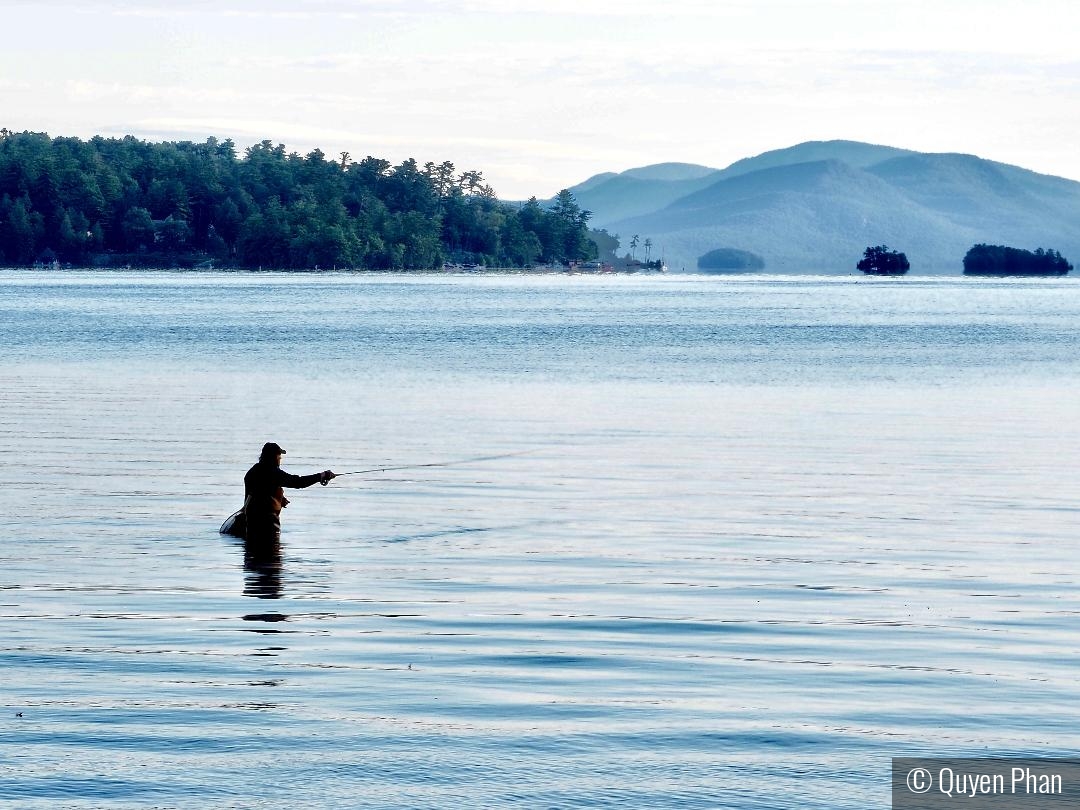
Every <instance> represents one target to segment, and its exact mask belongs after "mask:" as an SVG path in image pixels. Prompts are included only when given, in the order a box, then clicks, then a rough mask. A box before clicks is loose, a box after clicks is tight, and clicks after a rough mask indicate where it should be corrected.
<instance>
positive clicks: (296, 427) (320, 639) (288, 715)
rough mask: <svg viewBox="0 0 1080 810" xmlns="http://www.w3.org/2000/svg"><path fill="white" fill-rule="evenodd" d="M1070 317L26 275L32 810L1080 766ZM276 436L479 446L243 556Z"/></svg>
mask: <svg viewBox="0 0 1080 810" xmlns="http://www.w3.org/2000/svg"><path fill="white" fill-rule="evenodd" d="M1078 323H1080V284H1078V283H1077V282H1076V281H1075V280H1070V279H1055V280H1048V281H1043V280H1036V281H1015V280H999V281H988V280H974V279H964V278H928V279H920V278H905V279H901V280H893V279H890V280H871V279H861V278H854V277H735V278H723V279H717V278H703V277H692V276H677V277H626V276H618V277H606V278H601V277H586V276H575V277H566V276H550V277H547V276H545V277H532V276H506V277H503V276H500V277H485V276H481V277H453V276H389V275H387V276H381V275H346V274H340V275H339V274H320V275H313V274H296V275H290V274H245V273H234V274H230V273H202V274H191V273H106V272H100V273H91V272H71V273H64V272H60V273H51V272H34V273H31V272H17V271H0V340H2V345H3V346H4V348H5V351H4V353H3V355H2V356H0V513H2V514H3V515H4V516H5V517H6V525H7V526H8V529H7V530H6V537H5V540H4V542H3V543H2V544H0V564H2V571H3V573H2V574H0V628H2V631H3V632H2V633H0V672H2V673H3V674H2V677H0V711H3V716H2V720H0V804H2V803H9V804H11V805H12V806H18V807H21V808H22V807H25V808H99V807H109V808H113V807H116V808H124V807H159V808H204V807H214V808H247V807H262V806H271V805H275V804H286V803H287V804H289V805H290V806H291V805H297V806H303V807H311V808H339V807H484V808H488V807H530V808H531V807H552V808H562V807H603V806H620V807H650V808H652V807H672V808H674V807H679V808H682V807H709V808H713V807H728V808H774V809H775V808H822V810H824V809H825V808H829V809H830V810H836V809H837V808H853V809H854V808H859V809H860V810H863V809H864V808H869V807H881V808H884V807H887V806H889V765H890V762H889V760H890V757H892V756H912V755H921V754H934V755H980V756H988V755H995V756H997V755H1000V756H1007V755H1020V754H1040V755H1075V754H1076V752H1077V748H1078V742H1080V732H1078V731H1077V729H1078V728H1080V709H1078V708H1077V707H1078V706H1080V686H1078V685H1077V678H1076V672H1077V664H1078V663H1080V661H1078V658H1080V653H1078V652H1077V649H1078V643H1077V642H1078V640H1080V639H1078V634H1077V630H1076V628H1077V622H1078V618H1080V592H1078V590H1077V579H1078V577H1077V571H1078V567H1080V566H1078V563H1080V559H1078V558H1080V553H1078V551H1077V548H1076V544H1075V543H1073V542H1072V541H1073V539H1074V538H1075V537H1076V536H1077V534H1078V529H1080V507H1078V505H1077V503H1076V501H1075V499H1074V498H1073V494H1074V492H1073V490H1074V486H1073V485H1072V480H1073V474H1074V473H1075V471H1076V464H1075V460H1076V459H1077V458H1078V457H1080V405H1078V398H1077V393H1078V384H1077V381H1078V379H1080V376H1078V371H1080V333H1078V331H1077V328H1076V327H1077V324H1078ZM267 440H274V441H277V442H279V443H280V444H282V445H283V446H284V447H286V449H287V450H288V454H287V456H286V464H285V465H284V466H285V467H286V468H287V469H289V470H290V471H292V472H297V473H307V472H313V471H316V470H320V469H323V468H325V467H327V466H331V467H333V468H335V469H337V470H339V471H342V470H359V469H367V468H371V467H380V466H396V465H409V464H427V463H431V462H439V461H449V460H456V459H468V458H474V457H478V456H482V457H487V458H484V459H482V460H478V461H474V462H472V463H467V464H460V465H455V466H447V467H419V468H416V469H410V470H397V471H392V472H386V473H380V474H372V475H365V476H353V477H347V478H341V479H339V480H337V481H335V482H333V483H332V484H331V485H330V486H329V487H327V488H322V487H314V488H311V489H308V490H303V491H300V492H297V493H295V495H294V496H293V497H292V504H291V505H290V506H289V508H288V509H287V510H285V513H284V514H283V525H284V531H283V538H282V548H281V553H280V556H279V557H278V558H273V557H272V556H264V557H262V558H258V559H253V558H250V557H249V558H247V559H245V554H244V549H243V546H242V544H241V543H238V542H237V541H234V540H232V539H229V538H225V537H222V536H219V535H218V534H217V527H218V525H219V524H220V523H221V521H222V520H223V519H224V518H225V516H227V515H228V514H229V513H230V512H232V511H233V510H234V509H236V508H237V507H238V506H239V505H240V502H241V501H242V494H243V488H242V477H243V473H244V471H245V470H246V469H247V467H248V466H249V465H250V464H251V463H252V462H253V461H254V459H255V456H257V454H258V450H259V447H260V446H261V445H262V443H263V442H265V441H267ZM508 454H514V455H508ZM492 457H494V458H492Z"/></svg>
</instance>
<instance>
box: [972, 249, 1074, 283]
mask: <svg viewBox="0 0 1080 810" xmlns="http://www.w3.org/2000/svg"><path fill="white" fill-rule="evenodd" d="M1072 269H1073V266H1072V265H1071V264H1069V262H1068V260H1067V259H1066V258H1065V257H1064V256H1062V255H1061V254H1060V253H1058V252H1057V251H1056V250H1043V249H1042V248H1038V249H1037V250H1035V252H1032V251H1030V250H1021V249H1020V248H1014V247H1006V246H1005V245H975V246H974V247H973V248H971V250H969V251H968V252H967V255H966V256H964V275H965V276H1063V275H1065V274H1066V273H1068V272H1069V271H1070V270H1072Z"/></svg>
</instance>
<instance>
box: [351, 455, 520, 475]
mask: <svg viewBox="0 0 1080 810" xmlns="http://www.w3.org/2000/svg"><path fill="white" fill-rule="evenodd" d="M536 452H538V451H537V450H521V451H520V452H517V453H501V454H499V455H497V456H475V457H473V458H461V459H455V460H453V461H433V462H431V463H429V464H399V465H397V466H394V467H372V468H371V469H370V470H353V471H352V472H343V473H338V474H337V476H336V477H338V478H340V477H341V476H343V475H367V474H370V473H379V472H393V471H394V470H419V469H422V468H425V467H456V466H457V465H459V464H473V463H475V462H477V461H495V460H496V459H501V458H514V457H515V456H526V455H528V454H529V453H536Z"/></svg>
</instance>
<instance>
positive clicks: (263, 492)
mask: <svg viewBox="0 0 1080 810" xmlns="http://www.w3.org/2000/svg"><path fill="white" fill-rule="evenodd" d="M283 455H285V451H284V450H283V449H282V448H281V447H280V446H279V445H277V444H276V443H274V442H267V443H266V444H264V445H263V449H262V454H261V455H260V456H259V461H258V463H257V464H255V466H253V467H252V468H251V469H250V470H248V471H247V475H245V476H244V517H245V518H246V520H247V527H246V532H245V536H244V537H245V540H247V543H246V544H245V545H248V544H251V543H259V542H266V543H271V542H274V541H276V540H277V538H278V537H279V536H280V534H281V518H280V515H281V510H282V509H283V508H284V507H286V506H288V504H289V500H288V499H287V498H286V497H285V492H284V490H283V487H290V488H292V489H303V488H304V487H310V486H311V485H312V484H326V483H327V482H328V481H330V480H331V479H334V478H337V475H335V474H334V473H333V472H332V471H330V470H323V471H322V472H321V473H313V474H311V475H293V474H291V473H287V472H285V470H283V469H281V457H282V456H283Z"/></svg>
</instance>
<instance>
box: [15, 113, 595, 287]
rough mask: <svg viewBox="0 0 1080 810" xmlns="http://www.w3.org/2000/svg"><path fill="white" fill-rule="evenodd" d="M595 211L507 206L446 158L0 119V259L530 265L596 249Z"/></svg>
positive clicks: (376, 266)
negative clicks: (331, 151)
mask: <svg viewBox="0 0 1080 810" xmlns="http://www.w3.org/2000/svg"><path fill="white" fill-rule="evenodd" d="M588 219H589V212H587V211H583V210H582V209H581V208H580V206H578V205H577V203H576V201H575V200H574V197H573V195H572V194H570V192H568V191H564V192H561V193H560V194H559V196H558V197H557V198H556V199H555V200H554V202H553V203H552V204H551V205H550V206H547V207H545V206H541V204H540V203H538V202H537V201H536V200H535V199H532V200H529V201H528V202H527V203H523V204H520V205H509V204H506V203H502V202H500V201H498V200H497V199H495V193H494V191H493V190H492V189H491V188H490V187H489V186H488V185H486V184H485V183H484V180H483V177H482V175H481V174H480V172H477V171H463V172H458V171H457V170H456V169H455V167H454V166H453V164H451V163H449V162H443V163H440V164H435V163H427V164H425V165H423V166H420V165H419V164H417V162H416V161H415V160H406V161H404V162H403V163H401V164H400V165H397V166H394V165H391V164H390V163H389V162H388V161H386V160H381V159H379V158H375V157H370V156H369V157H366V158H364V159H363V160H360V161H353V160H351V158H350V156H349V154H348V153H342V154H341V156H340V159H328V158H327V156H326V155H324V154H323V153H322V152H320V151H318V150H315V151H313V152H311V153H309V154H307V155H305V156H300V155H298V154H296V153H287V152H286V150H285V147H284V146H280V145H277V146H275V145H273V144H272V143H271V142H270V141H263V142H262V143H260V144H258V145H256V146H252V147H250V148H248V149H247V150H245V152H244V154H243V156H242V157H238V156H237V150H236V147H235V145H234V144H233V143H232V142H231V141H228V140H225V141H218V140H216V139H215V138H210V139H208V140H207V141H206V142H205V143H193V142H186V141H185V142H176V143H148V142H145V141H141V140H138V139H136V138H133V137H130V136H129V137H126V138H122V139H107V138H101V137H96V138H92V139H90V140H88V141H83V140H80V139H78V138H50V137H49V136H48V135H45V134H40V133H28V132H23V133H13V132H9V131H8V130H6V129H5V130H2V131H0V265H16V266H25V265H30V264H33V263H35V262H45V263H51V262H52V261H54V260H55V261H59V262H60V263H62V264H71V265H75V266H86V265H93V266H105V265H132V266H144V267H150V266H164V267H172V266H194V265H200V264H202V265H207V264H216V265H218V266H234V267H246V268H258V267H263V268H314V267H322V268H331V267H338V268H360V269H371V270H384V269H385V270H398V269H431V268H436V267H441V266H442V265H443V263H444V262H447V261H453V262H470V263H477V264H483V265H488V266H513V267H528V266H531V265H532V264H534V263H535V262H556V261H567V260H574V259H590V258H593V257H594V255H595V247H594V246H593V244H592V242H590V241H589V239H588V227H587V223H588Z"/></svg>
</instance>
